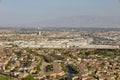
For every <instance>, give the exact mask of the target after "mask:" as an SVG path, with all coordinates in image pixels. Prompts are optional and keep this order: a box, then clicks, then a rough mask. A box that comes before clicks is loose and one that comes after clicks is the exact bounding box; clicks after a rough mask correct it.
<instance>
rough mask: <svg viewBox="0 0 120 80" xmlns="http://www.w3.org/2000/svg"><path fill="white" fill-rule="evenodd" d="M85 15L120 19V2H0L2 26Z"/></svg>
mask: <svg viewBox="0 0 120 80" xmlns="http://www.w3.org/2000/svg"><path fill="white" fill-rule="evenodd" d="M83 15H84V16H85V15H87V16H115V17H117V16H118V17H120V3H119V0H19V1H18V0H2V1H1V0H0V25H1V26H14V25H24V24H25V25H26V24H32V23H33V24H35V23H36V22H37V23H38V22H42V21H51V20H54V19H60V18H66V17H73V16H83Z"/></svg>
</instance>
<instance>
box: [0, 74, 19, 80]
mask: <svg viewBox="0 0 120 80" xmlns="http://www.w3.org/2000/svg"><path fill="white" fill-rule="evenodd" d="M0 80H18V79H17V78H12V77H9V76H5V75H2V74H0Z"/></svg>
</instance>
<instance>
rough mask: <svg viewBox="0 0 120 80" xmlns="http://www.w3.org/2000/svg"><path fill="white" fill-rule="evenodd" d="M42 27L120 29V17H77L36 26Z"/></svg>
mask: <svg viewBox="0 0 120 80" xmlns="http://www.w3.org/2000/svg"><path fill="white" fill-rule="evenodd" d="M35 25H36V26H42V27H44V26H45V27H46V26H47V27H103V28H104V27H118V28H120V17H111V16H105V17H100V16H99V17H98V16H75V17H67V18H60V19H54V20H50V21H49V20H48V21H43V22H39V23H36V24H35Z"/></svg>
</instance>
